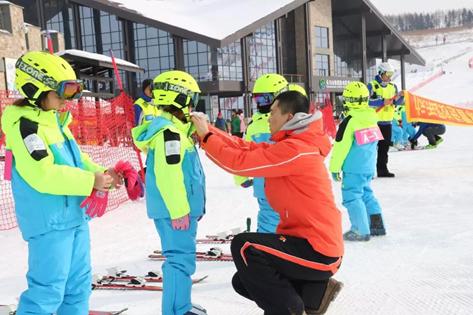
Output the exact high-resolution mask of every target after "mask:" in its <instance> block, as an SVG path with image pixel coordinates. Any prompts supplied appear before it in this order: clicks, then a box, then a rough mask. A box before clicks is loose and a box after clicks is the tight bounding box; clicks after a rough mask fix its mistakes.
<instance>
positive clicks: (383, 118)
mask: <svg viewBox="0 0 473 315" xmlns="http://www.w3.org/2000/svg"><path fill="white" fill-rule="evenodd" d="M383 85H384V86H383ZM368 90H369V91H370V101H369V105H370V106H371V107H374V108H375V109H376V110H377V113H378V121H379V123H380V124H383V123H385V124H390V123H391V122H392V120H393V118H394V109H395V105H401V104H403V103H404V97H399V98H398V99H396V100H395V101H394V102H393V104H392V105H386V106H385V105H384V101H385V100H388V99H392V98H394V96H396V95H397V94H398V90H397V86H396V85H395V84H394V83H391V82H389V83H387V84H386V83H383V82H382V80H381V78H380V77H379V75H377V76H376V77H375V79H374V80H373V81H371V82H370V83H368Z"/></svg>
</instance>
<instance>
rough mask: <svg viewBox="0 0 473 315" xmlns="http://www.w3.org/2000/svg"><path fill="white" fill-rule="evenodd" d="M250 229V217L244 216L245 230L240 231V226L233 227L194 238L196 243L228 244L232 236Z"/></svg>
mask: <svg viewBox="0 0 473 315" xmlns="http://www.w3.org/2000/svg"><path fill="white" fill-rule="evenodd" d="M250 231H251V218H249V217H248V218H246V230H245V231H242V229H241V228H233V229H230V230H227V231H223V232H220V233H217V234H214V235H206V236H205V237H204V238H200V239H197V240H196V243H197V244H229V243H231V241H232V240H233V237H235V235H237V234H239V233H243V232H250Z"/></svg>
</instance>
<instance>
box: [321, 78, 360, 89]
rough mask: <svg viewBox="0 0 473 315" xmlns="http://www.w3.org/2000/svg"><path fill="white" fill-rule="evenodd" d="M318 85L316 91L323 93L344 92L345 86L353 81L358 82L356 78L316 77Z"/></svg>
mask: <svg viewBox="0 0 473 315" xmlns="http://www.w3.org/2000/svg"><path fill="white" fill-rule="evenodd" d="M316 78H317V80H318V81H316V82H318V84H316V86H315V91H321V92H343V89H344V88H345V86H346V85H347V84H348V83H350V82H351V81H357V79H356V78H346V77H316Z"/></svg>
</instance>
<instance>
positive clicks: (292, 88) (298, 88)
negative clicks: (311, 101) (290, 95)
mask: <svg viewBox="0 0 473 315" xmlns="http://www.w3.org/2000/svg"><path fill="white" fill-rule="evenodd" d="M288 88H289V91H296V92H299V93H301V94H302V95H304V96H305V97H307V92H306V90H305V89H304V88H303V87H302V86H300V85H299V84H295V83H289V85H288Z"/></svg>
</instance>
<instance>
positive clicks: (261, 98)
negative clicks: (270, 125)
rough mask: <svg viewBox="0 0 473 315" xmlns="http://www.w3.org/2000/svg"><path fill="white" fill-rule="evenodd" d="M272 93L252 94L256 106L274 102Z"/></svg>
mask: <svg viewBox="0 0 473 315" xmlns="http://www.w3.org/2000/svg"><path fill="white" fill-rule="evenodd" d="M274 98H275V97H274V94H273V93H258V94H254V95H253V100H254V101H255V103H256V105H257V106H269V105H271V104H273V102H274Z"/></svg>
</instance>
